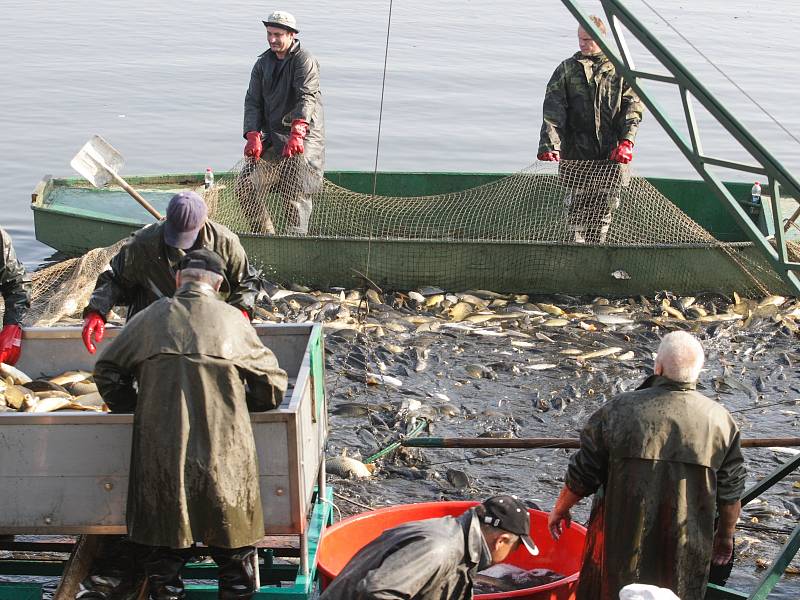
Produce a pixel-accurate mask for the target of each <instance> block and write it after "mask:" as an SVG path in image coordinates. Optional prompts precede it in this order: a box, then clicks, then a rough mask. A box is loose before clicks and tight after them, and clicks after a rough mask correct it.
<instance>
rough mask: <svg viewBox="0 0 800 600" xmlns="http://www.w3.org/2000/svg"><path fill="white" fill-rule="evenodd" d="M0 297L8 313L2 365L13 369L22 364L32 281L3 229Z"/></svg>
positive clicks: (0, 346) (0, 339)
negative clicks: (21, 356) (23, 334)
mask: <svg viewBox="0 0 800 600" xmlns="http://www.w3.org/2000/svg"><path fill="white" fill-rule="evenodd" d="M0 251H2V256H0V293H2V296H3V301H4V302H5V309H4V311H3V330H2V331H0V362H4V363H6V364H8V365H13V364H14V363H16V362H17V360H19V355H20V352H21V350H22V327H21V326H20V325H21V323H22V320H23V319H24V318H25V315H26V314H27V313H28V309H29V308H30V306H31V299H30V281H29V280H28V277H27V275H26V274H25V267H23V266H22V263H21V262H20V261H19V260H17V255H16V253H15V252H14V246H12V245H11V236H9V235H8V234H7V233H6V232H5V230H3V229H2V228H0Z"/></svg>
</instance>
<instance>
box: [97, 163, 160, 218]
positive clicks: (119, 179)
mask: <svg viewBox="0 0 800 600" xmlns="http://www.w3.org/2000/svg"><path fill="white" fill-rule="evenodd" d="M108 172H109V173H111V176H112V177H113V178H114V181H116V182H117V183H118V184H119V185H120V187H121V188H122V189H123V190H125V191H126V192H128V193H129V194H130V195H131V197H133V199H134V200H136V201H137V202H138V203H139V204H141V205H142V206H143V207H144V209H145V210H146V211H147V212H149V213H150V214H151V215H153V216H154V217H155V218H156V219H158V220H159V221H160V220H161V214H160V213H159V212H158V211H157V210H156V209H155V208H153V205H152V204H150V203H149V202H148V201H147V200H145V199H144V198H143V197H142V195H141V194H140V193H139V192H137V191H136V190H135V189H133V188H132V187H131V186H130V185H129V184H128V182H127V181H125V180H124V179H123V178H122V177H120V176H119V175H117V174H116V173H115V172H114V170H113V169H108Z"/></svg>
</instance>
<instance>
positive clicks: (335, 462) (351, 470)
mask: <svg viewBox="0 0 800 600" xmlns="http://www.w3.org/2000/svg"><path fill="white" fill-rule="evenodd" d="M325 468H326V469H327V471H328V473H330V474H331V475H336V476H337V477H341V478H342V479H366V478H367V477H372V474H373V473H374V472H375V465H373V464H369V465H365V464H364V463H363V462H361V461H360V460H357V459H355V458H352V457H350V456H345V455H342V456H334V457H333V458H329V459H327V460H326V461H325Z"/></svg>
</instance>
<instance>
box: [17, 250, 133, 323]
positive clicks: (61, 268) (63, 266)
mask: <svg viewBox="0 0 800 600" xmlns="http://www.w3.org/2000/svg"><path fill="white" fill-rule="evenodd" d="M124 242H125V240H124V239H123V240H120V241H119V242H117V243H116V244H114V245H113V246H108V247H107V248H95V249H93V250H90V251H89V252H87V253H86V254H84V255H83V256H79V257H77V258H70V259H68V260H65V261H61V262H58V263H55V264H53V265H50V266H48V267H45V268H43V269H39V270H38V271H35V272H34V273H32V274H31V309H30V311H28V315H27V317H26V318H25V323H26V324H27V325H38V326H42V327H45V326H48V325H52V324H53V323H55V322H57V321H60V320H62V319H64V318H65V317H70V316H78V315H80V313H81V312H82V311H83V309H84V307H85V306H86V305H87V304H88V302H89V297H90V296H91V295H92V291H93V290H94V286H95V283H96V282H97V276H98V275H100V273H102V272H103V271H104V270H105V269H107V268H108V263H109V261H110V260H111V258H112V257H113V256H114V255H115V254H116V253H117V252H119V249H120V248H121V247H122V244H123V243H124Z"/></svg>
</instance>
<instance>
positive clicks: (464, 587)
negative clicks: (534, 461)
mask: <svg viewBox="0 0 800 600" xmlns="http://www.w3.org/2000/svg"><path fill="white" fill-rule="evenodd" d="M530 533H531V521H530V516H529V514H528V509H527V507H526V506H525V505H524V504H523V503H522V502H520V501H519V500H517V499H516V498H513V497H512V496H493V497H492V498H489V499H488V500H485V501H484V502H483V503H482V504H479V505H478V506H476V507H475V508H471V509H469V510H468V511H466V512H465V513H463V514H461V515H460V516H458V517H441V518H439V519H426V520H424V521H413V522H411V523H404V524H403V525H400V526H398V527H394V528H392V529H388V530H386V531H384V532H383V533H382V534H381V535H380V536H379V537H378V538H376V539H375V540H373V541H371V542H370V543H369V544H367V545H366V546H364V547H363V548H362V549H361V550H359V551H358V553H357V554H356V555H355V556H354V557H353V558H352V559H350V562H349V563H347V565H346V566H345V567H344V569H342V572H341V573H340V574H339V575H338V576H337V577H336V579H334V580H333V582H332V583H331V584H330V585H329V586H328V587H327V588H326V589H325V591H324V592H323V593H322V595H321V596H320V600H383V599H385V598H414V599H415V600H466V599H469V598H472V580H473V577H474V576H475V573H477V572H478V571H482V570H484V569H486V568H487V567H489V566H490V565H493V564H495V563H499V562H503V561H504V560H505V559H506V558H508V556H509V555H510V554H511V553H512V552H514V551H516V550H517V548H519V547H520V546H524V547H525V548H526V549H527V551H528V552H530V553H531V554H533V555H537V554H539V550H538V549H537V548H536V545H535V544H534V543H533V540H532V539H531V536H530Z"/></svg>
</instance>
